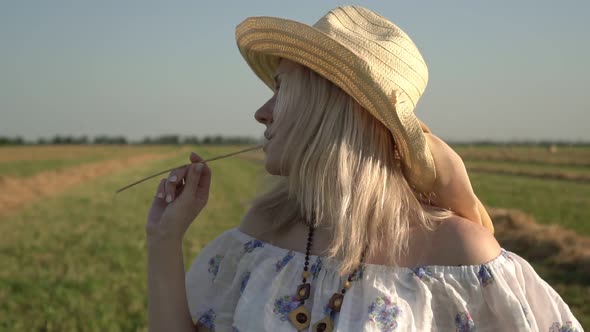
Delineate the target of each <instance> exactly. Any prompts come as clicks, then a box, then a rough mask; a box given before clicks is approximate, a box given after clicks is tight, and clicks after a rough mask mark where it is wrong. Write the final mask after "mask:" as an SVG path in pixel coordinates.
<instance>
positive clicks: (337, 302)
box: [328, 293, 344, 312]
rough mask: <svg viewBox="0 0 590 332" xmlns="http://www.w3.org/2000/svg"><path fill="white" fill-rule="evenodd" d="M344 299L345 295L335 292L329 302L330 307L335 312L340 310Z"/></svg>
mask: <svg viewBox="0 0 590 332" xmlns="http://www.w3.org/2000/svg"><path fill="white" fill-rule="evenodd" d="M343 300H344V295H342V294H338V293H334V295H332V297H331V298H330V302H329V303H328V307H329V308H330V309H332V310H333V311H335V312H340V308H341V307H342V301H343Z"/></svg>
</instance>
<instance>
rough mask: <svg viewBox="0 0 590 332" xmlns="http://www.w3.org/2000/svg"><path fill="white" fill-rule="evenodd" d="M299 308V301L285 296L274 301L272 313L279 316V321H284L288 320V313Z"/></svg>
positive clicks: (293, 297)
mask: <svg viewBox="0 0 590 332" xmlns="http://www.w3.org/2000/svg"><path fill="white" fill-rule="evenodd" d="M298 306H299V301H297V298H296V297H295V296H291V295H285V296H281V297H279V298H278V299H276V300H275V303H274V308H273V309H272V312H273V313H275V314H277V315H279V319H280V320H282V321H286V320H287V319H289V313H290V312H291V311H293V310H294V309H295V308H297V307H298Z"/></svg>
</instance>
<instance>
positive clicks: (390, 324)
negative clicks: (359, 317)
mask: <svg viewBox="0 0 590 332" xmlns="http://www.w3.org/2000/svg"><path fill="white" fill-rule="evenodd" d="M401 312H402V311H401V309H400V308H399V307H398V306H397V305H396V304H395V303H393V301H391V299H390V298H389V297H387V296H379V297H378V298H377V299H375V301H374V302H373V303H371V305H370V306H369V320H370V321H372V322H374V323H375V324H377V325H378V326H379V328H380V329H381V331H393V330H395V329H396V328H397V325H398V324H397V320H396V319H397V318H399V316H400V314H401Z"/></svg>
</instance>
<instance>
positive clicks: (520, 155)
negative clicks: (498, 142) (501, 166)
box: [453, 145, 590, 168]
mask: <svg viewBox="0 0 590 332" xmlns="http://www.w3.org/2000/svg"><path fill="white" fill-rule="evenodd" d="M453 149H454V150H455V151H457V153H458V154H459V155H460V156H461V158H463V160H465V161H472V160H485V161H512V162H524V163H531V162H534V163H537V164H538V163H542V164H551V165H570V166H582V167H586V168H587V167H590V148H588V147H581V146H580V147H576V146H571V147H558V148H557V150H556V151H554V152H550V151H549V149H547V148H544V147H541V146H470V145H453Z"/></svg>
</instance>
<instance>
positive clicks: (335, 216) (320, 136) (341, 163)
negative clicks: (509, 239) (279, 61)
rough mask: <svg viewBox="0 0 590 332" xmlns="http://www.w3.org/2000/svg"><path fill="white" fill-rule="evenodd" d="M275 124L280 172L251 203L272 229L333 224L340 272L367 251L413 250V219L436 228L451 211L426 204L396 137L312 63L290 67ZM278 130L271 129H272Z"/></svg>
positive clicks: (392, 261)
mask: <svg viewBox="0 0 590 332" xmlns="http://www.w3.org/2000/svg"><path fill="white" fill-rule="evenodd" d="M273 118H274V123H273V125H272V131H281V132H284V133H285V134H286V135H287V140H286V144H285V146H284V150H283V154H282V157H281V162H280V167H281V172H282V173H281V174H288V175H287V176H281V177H279V179H278V182H277V183H276V184H275V185H274V186H272V187H271V189H270V190H269V191H267V192H266V193H263V194H262V195H260V196H259V197H257V198H256V199H255V200H254V201H253V206H252V208H253V209H255V210H256V211H258V212H263V213H265V214H266V215H269V216H272V224H271V225H269V226H270V228H269V230H268V231H269V232H272V231H277V232H281V231H283V230H286V229H287V228H288V226H290V225H292V223H295V222H298V221H300V220H302V219H303V220H305V221H307V222H309V223H310V224H311V225H312V226H314V227H328V228H330V229H331V231H332V234H333V240H332V243H331V244H330V246H329V249H328V255H329V256H330V257H339V258H341V265H340V267H339V272H340V273H341V274H342V275H344V274H347V273H350V272H351V271H352V270H354V269H355V268H356V267H357V265H358V262H359V260H360V258H361V253H362V251H363V249H364V248H365V245H368V246H367V253H366V255H367V256H373V255H379V256H381V257H384V259H385V261H386V262H387V265H393V266H395V265H397V262H398V261H399V259H400V257H401V256H402V255H403V254H404V253H406V252H407V249H408V239H409V232H410V225H411V224H415V225H419V226H423V227H424V228H427V229H432V227H433V226H434V222H435V221H438V220H442V219H445V218H448V217H449V216H450V215H451V214H452V213H451V212H449V211H446V210H442V209H439V208H436V207H432V206H429V205H427V204H425V202H424V201H423V199H422V198H421V196H420V195H419V194H418V193H417V192H415V191H414V190H413V189H412V188H411V186H410V185H409V184H408V182H407V181H406V179H405V178H404V176H403V173H402V169H401V165H400V161H399V159H398V158H397V154H396V152H395V141H394V139H393V136H392V135H391V133H390V131H389V130H388V129H387V127H385V126H384V125H383V124H382V123H381V122H379V121H378V120H377V119H376V118H374V117H373V116H372V115H371V114H370V113H369V112H367V111H366V110H364V109H363V108H362V107H361V106H360V105H359V104H358V103H357V102H356V101H355V100H354V99H353V98H351V97H350V96H349V95H348V94H346V93H345V92H344V91H342V90H341V89H340V88H338V87H337V86H336V85H334V84H333V83H331V82H330V81H328V80H326V79H324V78H323V77H321V76H320V75H318V74H316V73H315V72H313V71H312V70H310V69H308V68H307V67H304V66H301V65H297V66H296V69H294V70H293V71H291V72H288V73H285V74H284V75H283V76H282V79H281V88H280V90H279V92H278V95H277V100H276V104H275V110H274V113H273ZM272 134H273V133H271V135H272Z"/></svg>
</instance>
